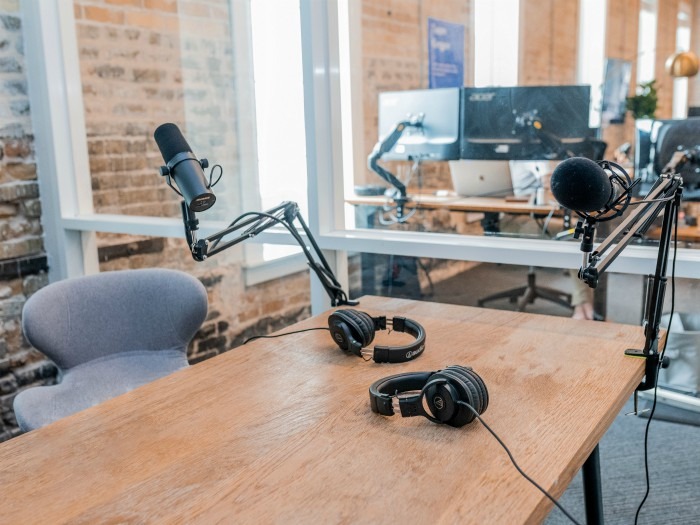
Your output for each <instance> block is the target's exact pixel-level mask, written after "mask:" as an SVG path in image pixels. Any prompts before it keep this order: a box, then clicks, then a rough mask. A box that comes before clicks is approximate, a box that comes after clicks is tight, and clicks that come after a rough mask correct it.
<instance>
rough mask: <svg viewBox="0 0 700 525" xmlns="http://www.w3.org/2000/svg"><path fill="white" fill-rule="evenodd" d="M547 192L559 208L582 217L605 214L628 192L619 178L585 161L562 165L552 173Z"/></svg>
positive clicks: (582, 159)
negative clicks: (549, 191)
mask: <svg viewBox="0 0 700 525" xmlns="http://www.w3.org/2000/svg"><path fill="white" fill-rule="evenodd" d="M603 162H607V161H603ZM550 188H551V191H552V195H553V196H554V198H555V199H556V200H557V202H559V204H561V205H562V206H563V207H565V208H568V209H570V210H573V211H576V212H579V213H584V214H585V213H588V212H604V211H606V210H608V209H609V208H611V207H612V206H613V205H614V204H615V202H616V201H617V200H618V198H619V197H620V196H621V195H622V194H623V192H625V191H626V190H627V189H628V187H624V185H623V184H621V183H620V181H619V180H618V177H616V176H614V175H609V174H608V173H607V172H606V171H605V170H604V169H603V167H602V166H601V165H600V164H598V163H597V162H595V161H592V160H590V159H587V158H584V157H572V158H570V159H566V160H564V161H562V162H561V163H560V164H559V165H558V166H557V167H556V168H555V169H554V172H553V173H552V179H551V181H550Z"/></svg>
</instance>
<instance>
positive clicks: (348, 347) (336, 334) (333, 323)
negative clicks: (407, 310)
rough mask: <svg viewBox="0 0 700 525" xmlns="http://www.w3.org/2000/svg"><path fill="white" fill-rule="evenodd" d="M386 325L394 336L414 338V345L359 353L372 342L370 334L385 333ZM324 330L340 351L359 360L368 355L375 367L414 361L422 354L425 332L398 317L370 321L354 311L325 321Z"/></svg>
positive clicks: (340, 310) (336, 313)
mask: <svg viewBox="0 0 700 525" xmlns="http://www.w3.org/2000/svg"><path fill="white" fill-rule="evenodd" d="M387 325H389V326H390V327H391V329H392V330H394V331H396V332H405V333H407V334H409V335H411V336H412V337H415V341H412V342H411V343H409V344H406V345H402V346H386V345H378V346H375V347H374V349H373V350H371V351H363V348H365V347H367V346H368V345H369V344H370V343H371V342H372V340H373V339H374V333H375V332H376V331H378V330H386V328H387ZM328 327H329V329H330V332H331V336H332V337H333V339H334V340H335V342H336V343H337V344H338V346H340V348H341V349H342V350H345V351H349V352H352V353H354V354H356V355H359V356H363V355H370V356H371V357H372V358H373V359H374V361H375V362H376V363H403V362H406V361H410V360H411V359H415V358H416V357H418V356H419V355H421V354H422V353H423V351H424V350H425V329H424V328H423V327H422V326H421V325H420V324H419V323H417V322H416V321H414V320H412V319H408V318H406V317H402V316H395V317H393V318H389V319H387V317H386V316H379V317H372V316H370V315H369V314H367V313H365V312H360V311H358V310H352V309H339V310H336V311H335V312H333V313H332V314H331V315H330V316H329V317H328Z"/></svg>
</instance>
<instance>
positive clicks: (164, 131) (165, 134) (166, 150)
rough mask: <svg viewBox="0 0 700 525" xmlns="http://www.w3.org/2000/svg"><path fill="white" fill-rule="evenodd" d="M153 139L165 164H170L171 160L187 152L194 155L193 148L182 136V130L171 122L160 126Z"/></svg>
mask: <svg viewBox="0 0 700 525" xmlns="http://www.w3.org/2000/svg"><path fill="white" fill-rule="evenodd" d="M153 138H154V139H155V141H156V144H158V149H160V153H161V155H163V160H165V162H170V159H172V158H173V157H174V156H175V155H177V154H178V153H182V152H186V151H188V152H190V153H192V148H190V145H189V144H188V143H187V141H186V140H185V137H183V136H182V132H181V131H180V128H178V127H177V126H176V125H175V124H173V123H171V122H168V123H166V124H161V125H160V126H158V127H157V128H156V130H155V132H154V133H153Z"/></svg>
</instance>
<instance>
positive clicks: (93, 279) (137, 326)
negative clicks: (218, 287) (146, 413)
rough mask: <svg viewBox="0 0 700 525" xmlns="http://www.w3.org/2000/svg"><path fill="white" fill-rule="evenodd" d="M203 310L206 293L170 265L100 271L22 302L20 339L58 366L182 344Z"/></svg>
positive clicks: (194, 329)
mask: <svg viewBox="0 0 700 525" xmlns="http://www.w3.org/2000/svg"><path fill="white" fill-rule="evenodd" d="M206 315H207V293H206V290H205V289H204V286H203V285H202V283H200V282H199V281H198V280H197V279H195V278H194V277H192V276H190V275H188V274H186V273H183V272H179V271H175V270H166V269H144V270H125V271H114V272H105V273H100V274H97V275H89V276H85V277H78V278H74V279H66V280H64V281H58V282H55V283H52V284H50V285H48V286H46V287H44V288H42V289H41V290H39V291H38V292H36V293H35V294H34V295H33V296H32V297H30V298H29V300H27V302H26V303H25V306H24V310H23V313H22V328H23V330H24V334H25V337H26V338H27V340H28V341H29V343H31V344H32V345H33V346H34V347H36V348H37V349H38V350H40V351H41V352H43V353H44V354H46V355H47V356H48V357H49V358H50V359H52V360H53V361H54V362H55V363H56V364H57V365H58V366H59V367H60V368H62V369H69V368H72V367H74V366H77V365H79V364H81V363H86V362H88V361H92V360H93V359H97V358H99V357H104V356H107V355H110V354H114V353H118V352H128V351H134V350H141V351H143V350H154V351H155V350H168V349H169V350H173V349H177V350H180V351H182V352H187V345H188V344H189V342H190V340H191V339H192V337H193V336H194V334H195V333H196V332H197V330H198V329H199V327H200V326H201V324H202V322H203V321H204V319H205V317H206Z"/></svg>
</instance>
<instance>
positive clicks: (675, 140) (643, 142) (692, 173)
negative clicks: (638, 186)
mask: <svg viewBox="0 0 700 525" xmlns="http://www.w3.org/2000/svg"><path fill="white" fill-rule="evenodd" d="M635 138H636V141H635V144H636V146H635V152H634V172H635V177H639V178H641V180H642V181H643V182H644V183H646V184H650V183H653V182H654V181H655V180H656V178H657V177H658V176H659V175H660V174H661V171H662V170H663V168H664V166H666V164H667V163H668V161H669V160H671V157H672V156H673V153H674V152H675V151H679V150H681V151H682V150H685V149H691V148H695V147H698V146H700V117H692V118H687V119H675V120H655V119H637V121H636V137H635ZM679 175H680V176H681V177H682V178H683V188H684V189H683V196H684V198H685V199H693V200H696V199H699V198H700V166H698V165H696V164H692V163H688V164H686V165H685V166H683V167H682V168H681V169H680V171H679Z"/></svg>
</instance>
